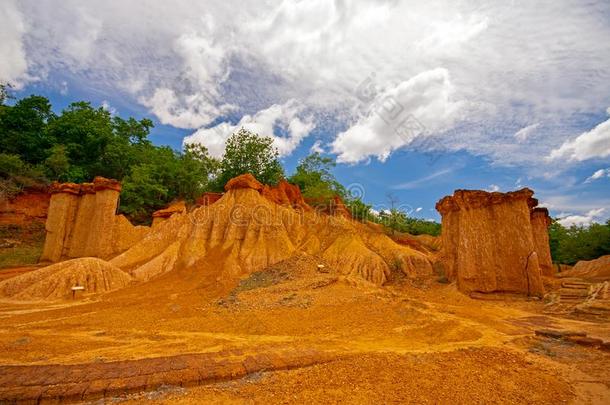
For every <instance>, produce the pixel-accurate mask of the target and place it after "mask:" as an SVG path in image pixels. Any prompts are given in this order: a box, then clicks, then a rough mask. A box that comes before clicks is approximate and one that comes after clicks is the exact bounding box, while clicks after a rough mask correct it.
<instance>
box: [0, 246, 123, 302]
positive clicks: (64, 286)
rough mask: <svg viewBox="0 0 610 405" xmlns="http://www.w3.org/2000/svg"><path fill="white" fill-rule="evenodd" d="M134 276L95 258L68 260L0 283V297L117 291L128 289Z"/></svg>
mask: <svg viewBox="0 0 610 405" xmlns="http://www.w3.org/2000/svg"><path fill="white" fill-rule="evenodd" d="M130 282H131V276H130V275H129V274H127V273H125V272H123V271H122V270H121V269H119V268H118V267H115V266H113V265H111V264H110V263H108V262H106V261H104V260H101V259H97V258H93V257H83V258H80V259H72V260H67V261H64V262H61V263H56V264H53V265H51V266H47V267H44V268H42V269H39V270H35V271H31V272H27V273H24V274H21V275H18V276H15V277H13V278H10V279H8V280H5V281H2V282H0V296H1V297H5V298H13V299H18V300H24V301H30V300H58V299H63V298H69V297H70V295H71V294H72V287H75V286H79V287H82V288H83V290H82V291H83V292H84V293H85V294H96V293H104V292H108V291H113V290H116V289H119V288H123V287H125V286H127V285H128V284H129V283H130Z"/></svg>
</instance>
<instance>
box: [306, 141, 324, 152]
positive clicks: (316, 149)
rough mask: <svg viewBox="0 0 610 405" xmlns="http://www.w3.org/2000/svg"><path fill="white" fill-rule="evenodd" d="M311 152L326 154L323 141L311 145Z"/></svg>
mask: <svg viewBox="0 0 610 405" xmlns="http://www.w3.org/2000/svg"><path fill="white" fill-rule="evenodd" d="M309 151H310V152H311V153H324V148H323V147H322V141H321V140H319V139H318V140H317V141H315V142H314V143H313V145H311V148H309Z"/></svg>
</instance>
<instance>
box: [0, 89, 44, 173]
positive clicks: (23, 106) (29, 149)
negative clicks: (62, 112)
mask: <svg viewBox="0 0 610 405" xmlns="http://www.w3.org/2000/svg"><path fill="white" fill-rule="evenodd" d="M53 118H54V114H53V112H52V110H51V104H50V103H49V100H48V99H47V98H45V97H42V96H29V97H26V98H23V99H21V100H19V101H17V103H15V105H14V106H3V108H2V113H1V114H0V153H8V154H15V155H19V156H21V159H22V160H23V161H25V162H28V163H32V164H37V163H40V162H42V161H44V160H45V159H46V157H47V149H49V148H50V147H51V146H52V144H53V140H52V139H51V138H50V136H49V134H48V133H47V131H46V128H47V123H48V122H49V121H50V120H52V119H53Z"/></svg>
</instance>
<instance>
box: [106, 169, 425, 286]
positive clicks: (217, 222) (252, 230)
mask: <svg viewBox="0 0 610 405" xmlns="http://www.w3.org/2000/svg"><path fill="white" fill-rule="evenodd" d="M225 189H226V193H225V194H224V195H223V197H222V198H221V199H220V200H219V201H217V202H216V203H214V204H212V205H210V206H206V207H200V208H197V209H195V210H193V211H192V212H190V213H188V214H186V215H175V216H172V217H170V218H169V219H167V220H166V221H165V222H163V223H161V224H160V225H159V226H158V227H155V228H154V229H153V231H152V232H151V234H149V235H148V236H147V237H145V238H144V239H142V240H141V241H140V242H138V243H136V244H135V245H134V246H133V247H131V248H130V249H128V250H127V251H126V252H124V253H122V254H121V255H119V256H117V257H116V258H114V259H113V260H112V261H111V263H112V264H114V265H116V266H117V267H119V268H121V269H123V270H126V271H128V272H129V273H130V274H132V275H133V276H134V277H135V279H136V280H140V281H146V280H149V279H151V278H154V277H157V276H159V275H161V274H163V273H165V272H168V271H172V270H175V269H184V268H192V267H195V268H197V270H198V271H201V272H206V273H208V274H210V277H213V279H216V280H219V282H224V281H227V280H233V281H234V280H235V279H236V278H239V277H241V276H243V275H246V274H250V273H252V272H255V271H258V270H262V269H264V268H266V267H268V266H270V265H272V264H274V263H277V262H280V261H282V260H285V259H288V258H289V257H291V256H292V255H294V254H302V253H305V254H309V255H312V256H318V257H322V258H323V259H324V260H325V261H326V262H327V263H329V264H330V265H331V266H333V268H335V269H336V270H337V271H339V272H340V273H343V274H346V275H352V276H360V277H362V278H364V279H366V280H368V281H371V282H373V283H376V284H383V283H384V282H385V281H386V280H387V277H388V275H389V273H390V271H392V270H395V271H402V272H404V273H405V274H407V275H409V276H413V277H415V276H419V275H422V274H428V275H430V274H431V273H432V266H431V263H430V261H429V260H428V258H427V257H426V255H425V254H423V253H421V252H418V251H416V250H414V249H411V248H408V247H406V246H401V245H399V244H397V243H395V242H394V241H392V240H391V239H390V238H389V237H388V236H387V235H385V234H384V233H383V232H374V231H372V230H371V229H370V228H369V227H368V226H366V225H364V224H362V223H359V222H356V221H353V220H351V219H347V218H344V217H342V216H329V215H320V214H319V213H317V212H314V211H312V210H304V209H300V208H298V207H297V209H295V208H294V205H293V204H292V201H291V204H289V205H282V204H277V203H275V202H273V201H272V200H270V199H269V198H267V197H266V196H265V194H266V193H268V191H265V190H266V189H265V186H263V185H262V184H260V183H259V182H258V181H256V179H254V177H252V176H251V175H243V176H239V177H237V178H235V179H232V180H231V181H229V182H228V183H227V185H226V187H225ZM299 194H300V193H299Z"/></svg>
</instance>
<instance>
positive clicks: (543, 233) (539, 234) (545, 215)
mask: <svg viewBox="0 0 610 405" xmlns="http://www.w3.org/2000/svg"><path fill="white" fill-rule="evenodd" d="M530 217H531V222H532V234H533V236H534V246H535V248H536V253H538V262H539V263H540V271H541V272H542V275H543V276H553V275H555V266H553V259H552V257H551V245H550V244H549V226H550V225H551V217H549V210H548V209H546V208H540V207H538V208H534V209H533V210H532V213H531V216H530Z"/></svg>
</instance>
